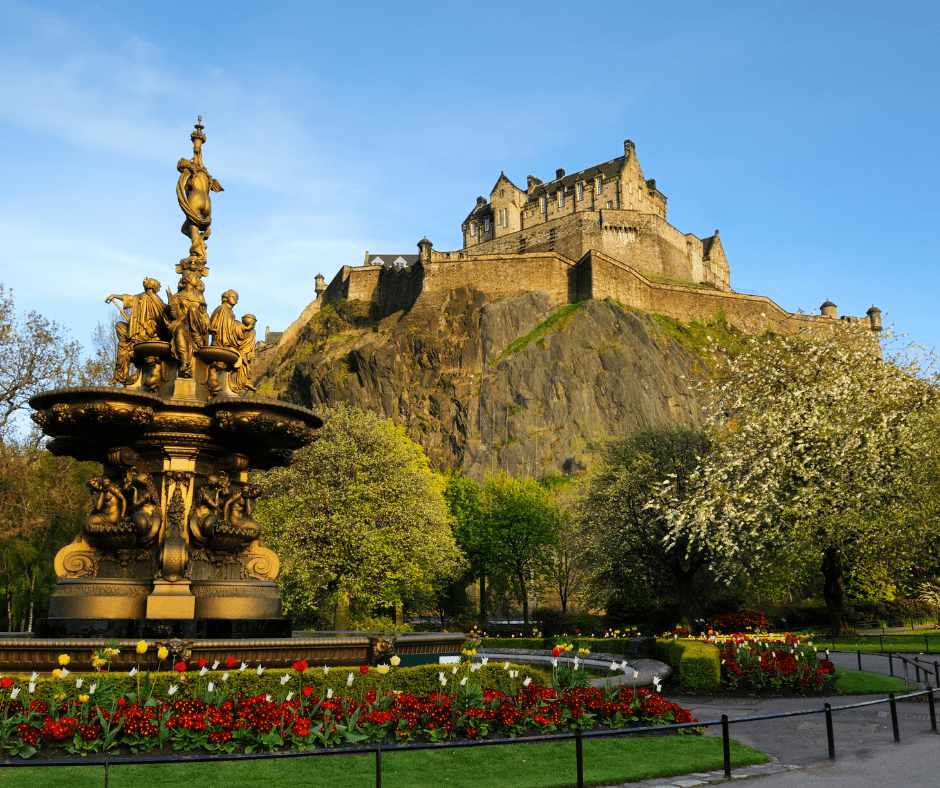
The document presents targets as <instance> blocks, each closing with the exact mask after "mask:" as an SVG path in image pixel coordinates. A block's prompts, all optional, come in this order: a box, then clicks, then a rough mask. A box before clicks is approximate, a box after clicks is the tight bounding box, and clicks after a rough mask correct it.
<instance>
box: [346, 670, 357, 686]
mask: <svg viewBox="0 0 940 788" xmlns="http://www.w3.org/2000/svg"><path fill="white" fill-rule="evenodd" d="M353 681H355V676H353V674H352V673H350V674H349V678H348V679H346V686H347V687H351V686H352V683H353Z"/></svg>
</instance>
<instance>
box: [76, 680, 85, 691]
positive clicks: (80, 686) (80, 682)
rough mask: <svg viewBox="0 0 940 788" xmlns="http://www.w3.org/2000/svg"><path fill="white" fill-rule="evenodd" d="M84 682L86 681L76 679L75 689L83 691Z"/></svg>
mask: <svg viewBox="0 0 940 788" xmlns="http://www.w3.org/2000/svg"><path fill="white" fill-rule="evenodd" d="M83 681H85V679H75V689H81V688H82V682H83Z"/></svg>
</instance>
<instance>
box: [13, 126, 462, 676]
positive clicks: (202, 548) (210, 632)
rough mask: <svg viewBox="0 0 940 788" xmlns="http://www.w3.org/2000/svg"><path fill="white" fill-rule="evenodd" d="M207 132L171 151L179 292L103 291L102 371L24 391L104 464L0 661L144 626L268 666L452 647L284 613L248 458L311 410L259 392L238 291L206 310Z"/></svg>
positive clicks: (267, 459) (84, 654) (301, 438)
mask: <svg viewBox="0 0 940 788" xmlns="http://www.w3.org/2000/svg"><path fill="white" fill-rule="evenodd" d="M203 129H204V126H203V125H202V118H201V117H200V118H199V123H197V124H196V127H195V130H194V131H193V132H192V134H191V135H190V138H191V140H192V142H193V156H192V158H191V159H180V161H179V162H178V164H177V170H178V171H179V173H180V175H179V180H178V182H177V187H176V195H177V199H178V201H179V205H180V208H181V209H182V211H183V213H184V215H185V220H184V222H183V226H182V232H183V234H184V235H186V236H187V237H188V238H189V240H190V247H189V256H188V257H186V258H184V259H182V260H180V261H179V263H178V264H177V265H176V273H177V274H179V275H180V278H179V282H178V283H177V286H176V292H175V293H174V292H171V291H170V289H169V288H167V291H166V301H165V302H164V301H163V299H162V297H161V294H160V288H161V285H160V283H159V282H158V281H157V280H155V279H152V278H149V277H148V278H146V279H144V281H143V292H141V293H139V294H136V295H129V294H124V295H120V294H116V293H115V294H112V295H110V296H108V298H107V299H105V300H106V302H108V303H112V304H114V305H115V306H116V307H117V308H118V310H119V311H120V312H121V315H122V317H123V320H122V321H120V322H118V323H117V324H116V329H115V330H116V333H117V354H116V362H115V368H114V374H113V379H112V381H111V385H110V386H95V387H82V388H70V389H57V390H54V391H48V392H44V393H42V394H38V395H36V396H35V397H33V398H32V399H31V400H30V405H31V406H32V407H33V409H34V410H35V413H34V414H33V415H32V418H33V420H34V421H35V422H36V424H37V425H39V427H40V428H41V429H42V431H43V433H45V434H46V435H47V436H49V437H50V438H51V440H50V441H49V444H48V448H49V450H50V451H51V452H52V453H53V454H57V455H67V456H71V457H74V458H76V459H79V460H91V461H94V462H99V463H101V465H102V473H101V474H100V475H99V476H96V477H94V478H93V479H91V480H90V482H89V486H90V488H91V493H92V502H93V504H92V506H93V508H92V511H91V513H90V514H89V515H88V516H87V517H86V518H85V520H84V523H83V525H82V530H81V532H80V533H79V534H78V535H77V536H76V537H75V539H74V540H73V541H72V542H71V543H70V544H68V545H65V546H64V547H62V548H61V549H60V550H59V552H58V554H57V555H56V557H55V570H56V575H57V576H58V581H57V583H56V586H55V590H54V591H53V593H52V597H51V600H50V603H49V616H48V618H45V619H40V620H39V621H38V622H37V626H36V635H37V636H38V637H36V638H30V639H28V640H17V641H9V640H8V641H2V642H0V670H7V671H9V670H33V669H38V670H42V669H50V668H51V667H52V666H54V660H55V656H56V655H57V654H59V653H61V652H62V651H63V650H66V651H69V652H70V653H71V655H72V659H73V662H74V663H75V665H76V667H77V668H79V669H81V668H85V667H90V665H91V657H92V653H93V651H94V649H95V648H101V647H102V646H103V645H104V644H105V643H106V642H108V641H109V640H118V641H124V643H123V644H122V645H125V646H126V648H128V649H129V650H130V651H131V652H132V651H133V648H132V645H131V644H133V643H136V641H137V640H138V639H145V640H148V642H153V643H154V644H155V645H166V646H167V647H168V648H169V650H170V651H171V653H172V654H173V658H174V659H184V660H188V659H191V658H199V657H205V658H207V659H209V660H210V661H211V660H213V659H218V658H220V657H222V658H225V657H228V656H235V657H237V658H239V659H243V660H245V661H249V660H255V661H263V662H264V663H265V664H267V665H272V666H274V665H286V664H290V663H291V662H293V661H294V660H297V659H306V660H307V661H308V662H310V663H311V664H317V663H319V664H366V663H374V662H375V661H376V660H377V659H379V658H380V657H382V656H384V655H388V654H390V653H392V652H393V651H396V650H397V651H398V652H399V653H401V654H408V653H411V654H414V655H417V654H436V653H454V652H456V651H459V648H460V645H459V643H460V642H462V639H463V636H462V635H459V634H451V635H446V634H442V635H437V634H428V635H406V636H395V635H394V634H392V633H362V634H355V633H337V635H330V634H329V633H321V636H319V637H313V638H297V637H293V636H292V631H291V629H292V628H291V622H290V621H289V620H288V619H285V618H283V617H281V599H280V594H279V592H278V588H277V585H276V583H275V582H274V581H275V578H276V577H277V574H278V571H279V568H280V562H279V560H278V557H277V555H276V554H275V553H274V551H272V550H271V549H269V548H268V547H266V546H265V544H264V542H263V540H262V538H261V536H262V533H261V528H260V526H259V525H258V523H257V522H255V520H254V519H253V518H252V513H253V511H254V508H255V501H256V499H257V498H258V496H259V495H260V492H261V491H260V489H259V488H258V487H257V486H255V485H254V484H252V483H251V482H250V481H249V477H248V472H249V470H251V469H266V468H272V467H277V466H280V465H285V464H287V463H289V462H290V458H291V454H292V452H293V451H294V450H295V449H299V448H301V447H303V446H305V445H307V444H309V443H310V442H311V441H313V440H314V439H315V437H316V430H317V429H318V428H319V427H321V426H322V425H323V422H322V420H321V419H320V418H319V417H318V416H317V415H316V414H315V413H313V412H312V411H310V410H308V409H306V408H302V407H299V406H296V405H292V404H289V403H286V402H281V401H278V400H271V399H264V398H262V397H258V396H254V394H255V390H254V387H253V386H252V385H251V372H250V365H251V362H252V357H253V353H254V345H255V330H254V326H255V323H256V319H255V317H254V315H251V314H246V315H244V316H243V317H242V318H241V319H240V320H239V319H238V318H237V317H236V316H235V313H234V311H233V307H234V306H236V304H237V303H238V298H239V297H238V294H237V293H236V292H235V291H234V290H227V291H226V292H225V293H223V295H222V299H221V301H222V302H221V304H220V305H219V306H217V307H216V308H215V309H214V310H213V311H212V313H211V314H210V313H209V311H208V308H207V306H206V302H205V298H204V297H203V293H204V290H205V285H204V284H203V281H202V280H203V277H205V276H207V275H208V272H209V268H208V265H207V258H206V241H207V239H208V238H209V235H210V233H211V229H210V224H211V221H212V213H211V199H210V196H211V193H212V192H221V191H223V189H222V186H221V185H220V184H219V182H218V181H217V180H216V179H215V178H213V177H212V176H211V175H210V174H209V172H208V170H207V169H206V167H205V166H204V164H203V162H202V146H203V144H204V143H205V141H206V135H205V134H204V132H203ZM118 302H120V306H118ZM132 367H133V369H132ZM155 651H156V649H152V650H151V651H150V652H149V653H150V658H149V659H150V660H151V661H152V660H153V659H155V657H154V654H153V652H155ZM129 656H130V655H128V658H129ZM128 664H131V663H128ZM119 665H120V661H119V662H118V663H117V664H116V666H119ZM151 667H156V663H155V662H154V664H153V665H152V666H151Z"/></svg>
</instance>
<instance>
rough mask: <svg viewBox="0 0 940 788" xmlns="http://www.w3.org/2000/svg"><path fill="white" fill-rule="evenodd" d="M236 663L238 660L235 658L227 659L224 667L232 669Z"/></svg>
mask: <svg viewBox="0 0 940 788" xmlns="http://www.w3.org/2000/svg"><path fill="white" fill-rule="evenodd" d="M237 662H238V660H237V659H235V657H229V658H228V659H227V660H225V667H227V668H234V667H235V664H236V663H237Z"/></svg>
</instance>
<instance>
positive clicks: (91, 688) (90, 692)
mask: <svg viewBox="0 0 940 788" xmlns="http://www.w3.org/2000/svg"><path fill="white" fill-rule="evenodd" d="M96 689H98V685H97V684H92V685H91V686H90V687H89V688H88V694H89V695H94V694H95V690H96Z"/></svg>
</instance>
